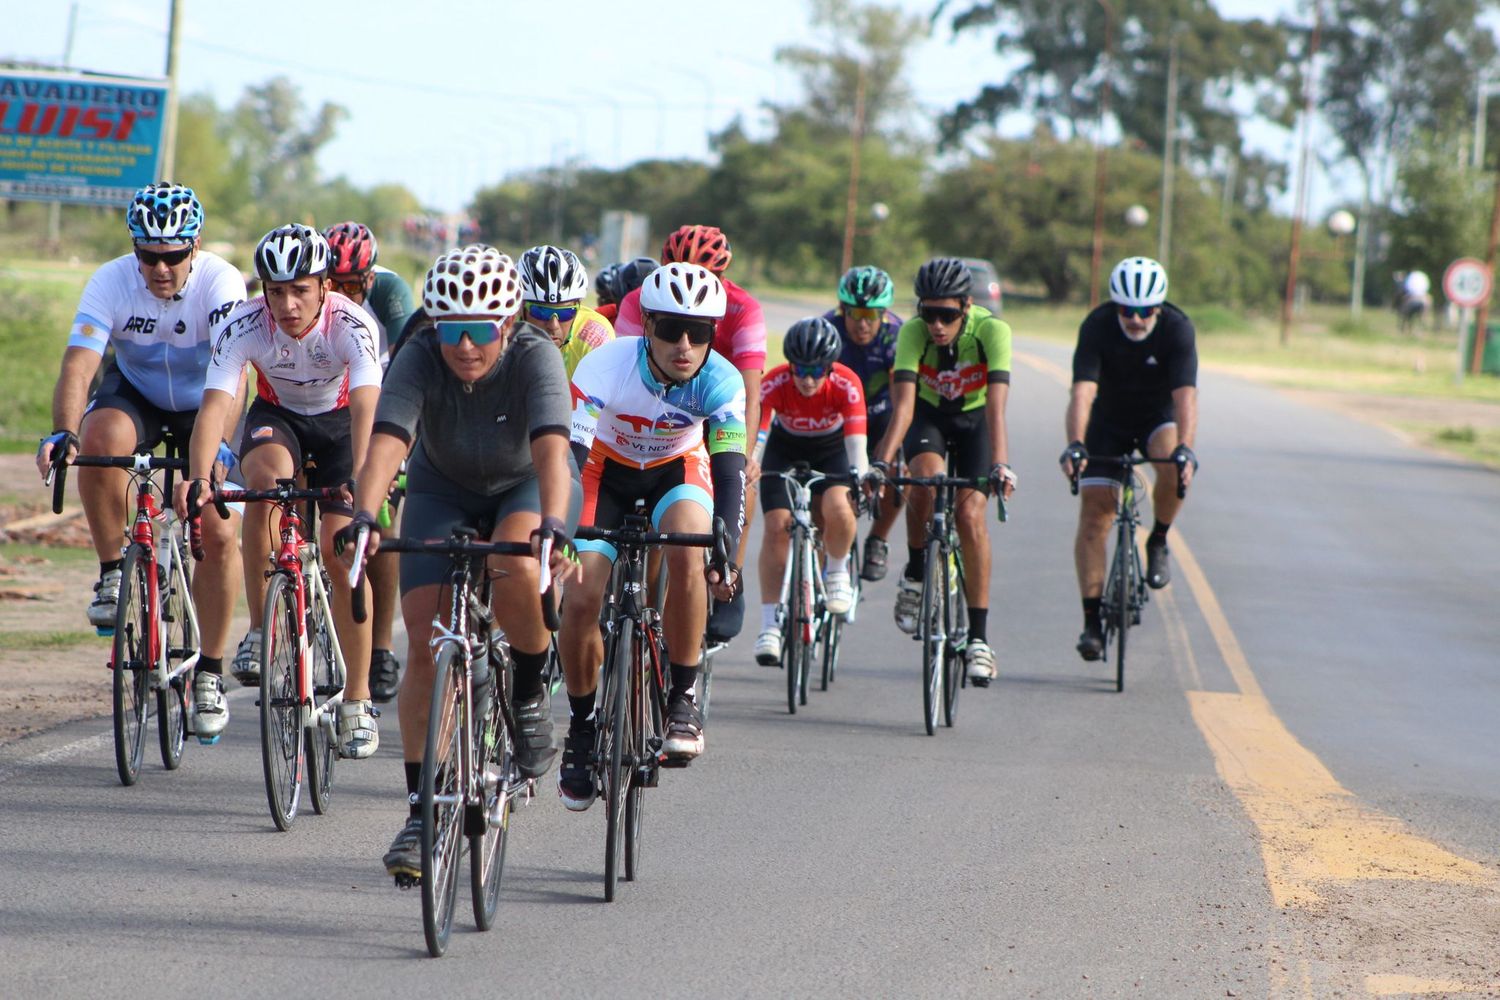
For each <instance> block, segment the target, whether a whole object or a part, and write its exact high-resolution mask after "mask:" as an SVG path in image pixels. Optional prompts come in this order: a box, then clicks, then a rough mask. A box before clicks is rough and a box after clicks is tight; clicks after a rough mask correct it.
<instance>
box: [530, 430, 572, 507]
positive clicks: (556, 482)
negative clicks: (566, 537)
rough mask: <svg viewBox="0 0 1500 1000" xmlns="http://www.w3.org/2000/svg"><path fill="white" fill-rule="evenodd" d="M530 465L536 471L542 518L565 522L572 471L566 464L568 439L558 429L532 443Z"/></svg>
mask: <svg viewBox="0 0 1500 1000" xmlns="http://www.w3.org/2000/svg"><path fill="white" fill-rule="evenodd" d="M531 464H532V466H533V467H534V468H535V469H536V482H537V491H538V493H539V494H540V495H541V507H542V509H541V515H542V517H555V518H557V519H558V520H559V521H562V522H563V523H564V524H566V523H567V521H568V501H569V499H570V498H571V496H572V490H573V469H572V466H571V465H570V464H569V463H568V436H567V435H566V434H564V433H563V432H562V431H561V429H559V430H557V431H552V432H548V433H543V434H538V435H536V436H535V437H533V438H532V439H531Z"/></svg>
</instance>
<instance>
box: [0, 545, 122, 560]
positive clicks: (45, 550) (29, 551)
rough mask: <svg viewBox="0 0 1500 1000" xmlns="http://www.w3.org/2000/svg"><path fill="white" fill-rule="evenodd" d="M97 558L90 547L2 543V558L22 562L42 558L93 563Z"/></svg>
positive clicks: (0, 550) (0, 557)
mask: <svg viewBox="0 0 1500 1000" xmlns="http://www.w3.org/2000/svg"><path fill="white" fill-rule="evenodd" d="M97 558H98V557H97V556H95V555H94V550H93V549H92V548H89V547H84V548H68V547H67V546H64V545H35V544H32V543H29V542H4V543H0V560H15V561H17V562H20V561H23V560H25V561H31V560H37V559H40V560H42V561H43V562H49V563H60V564H63V565H71V564H73V563H92V562H94V560H95V559H97Z"/></svg>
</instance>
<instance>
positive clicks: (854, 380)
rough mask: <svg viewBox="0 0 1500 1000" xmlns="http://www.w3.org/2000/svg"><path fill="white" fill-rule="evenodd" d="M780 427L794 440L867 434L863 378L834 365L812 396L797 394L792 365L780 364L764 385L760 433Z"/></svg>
mask: <svg viewBox="0 0 1500 1000" xmlns="http://www.w3.org/2000/svg"><path fill="white" fill-rule="evenodd" d="M772 414H774V415H775V420H776V426H777V427H778V428H780V429H781V431H782V432H783V433H786V434H790V435H792V436H793V437H808V438H814V437H828V436H830V435H833V434H838V433H843V435H844V436H845V437H853V436H855V435H860V436H863V435H864V434H866V433H867V426H868V422H867V419H866V417H865V390H864V386H863V385H861V384H860V380H859V376H858V375H856V374H854V372H853V371H852V370H850V369H849V368H847V367H845V366H844V365H841V364H839V363H838V362H834V364H833V370H832V371H831V372H829V373H828V377H827V378H826V379H824V380H823V384H822V385H821V386H819V387H818V391H817V392H815V393H813V394H812V395H811V396H804V395H802V393H800V392H798V391H797V384H796V382H795V381H794V380H793V378H792V366H791V365H785V364H783V365H777V366H776V367H775V368H772V369H771V370H770V371H768V372H766V377H765V381H763V382H761V384H760V430H761V431H762V432H763V433H764V432H766V431H769V430H770V427H771V419H772Z"/></svg>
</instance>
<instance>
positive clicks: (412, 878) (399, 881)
mask: <svg viewBox="0 0 1500 1000" xmlns="http://www.w3.org/2000/svg"><path fill="white" fill-rule="evenodd" d="M421 884H422V876H420V875H412V874H410V873H409V872H401V873H400V874H399V875H397V876H396V888H397V889H415V888H416V887H417V886H419V885H421Z"/></svg>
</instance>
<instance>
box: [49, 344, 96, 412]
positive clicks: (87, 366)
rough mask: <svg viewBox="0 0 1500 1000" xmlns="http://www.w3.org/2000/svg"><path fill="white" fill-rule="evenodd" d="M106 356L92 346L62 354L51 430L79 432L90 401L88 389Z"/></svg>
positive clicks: (72, 348) (71, 348)
mask: <svg viewBox="0 0 1500 1000" xmlns="http://www.w3.org/2000/svg"><path fill="white" fill-rule="evenodd" d="M103 358H104V356H103V355H102V354H100V353H99V352H98V351H95V350H94V349H93V348H92V347H71V346H70V347H69V348H68V349H67V350H65V351H63V359H62V368H61V370H60V371H59V372H58V375H57V386H56V387H55V388H54V389H53V390H52V428H53V429H54V430H67V431H73V432H74V433H77V431H78V425H79V424H80V423H82V421H83V410H84V407H86V406H87V405H88V402H89V386H90V385H91V384H92V383H93V381H94V375H95V374H97V373H98V371H99V363H100V361H102V360H103Z"/></svg>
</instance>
